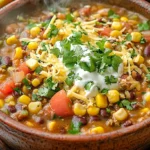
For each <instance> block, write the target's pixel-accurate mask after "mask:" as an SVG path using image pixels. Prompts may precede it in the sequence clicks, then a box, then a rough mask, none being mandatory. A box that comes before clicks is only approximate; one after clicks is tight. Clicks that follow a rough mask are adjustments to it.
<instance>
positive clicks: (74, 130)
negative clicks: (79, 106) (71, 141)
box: [68, 121, 82, 134]
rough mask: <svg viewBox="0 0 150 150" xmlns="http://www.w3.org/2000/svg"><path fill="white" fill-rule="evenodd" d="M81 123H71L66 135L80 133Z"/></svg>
mask: <svg viewBox="0 0 150 150" xmlns="http://www.w3.org/2000/svg"><path fill="white" fill-rule="evenodd" d="M81 125H82V123H81V122H75V121H74V122H73V121H72V122H71V125H70V129H69V130H68V133H70V134H78V133H80V128H81Z"/></svg>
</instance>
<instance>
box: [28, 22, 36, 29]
mask: <svg viewBox="0 0 150 150" xmlns="http://www.w3.org/2000/svg"><path fill="white" fill-rule="evenodd" d="M36 26H37V25H36V23H30V24H28V25H27V28H28V29H31V28H33V27H36Z"/></svg>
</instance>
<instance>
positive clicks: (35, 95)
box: [32, 93, 42, 101]
mask: <svg viewBox="0 0 150 150" xmlns="http://www.w3.org/2000/svg"><path fill="white" fill-rule="evenodd" d="M32 100H33V101H41V100H42V97H41V96H39V95H38V94H35V93H33V94H32Z"/></svg>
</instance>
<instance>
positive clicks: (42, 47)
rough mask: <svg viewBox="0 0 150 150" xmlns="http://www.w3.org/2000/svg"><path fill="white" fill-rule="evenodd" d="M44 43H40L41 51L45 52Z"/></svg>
mask: <svg viewBox="0 0 150 150" xmlns="http://www.w3.org/2000/svg"><path fill="white" fill-rule="evenodd" d="M46 45H47V44H46V43H45V42H42V43H41V51H47V47H46Z"/></svg>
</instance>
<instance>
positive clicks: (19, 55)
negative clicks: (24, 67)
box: [14, 47, 23, 59]
mask: <svg viewBox="0 0 150 150" xmlns="http://www.w3.org/2000/svg"><path fill="white" fill-rule="evenodd" d="M22 57H23V50H22V48H21V47H17V48H16V49H15V56H14V58H15V59H21V58H22Z"/></svg>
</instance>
